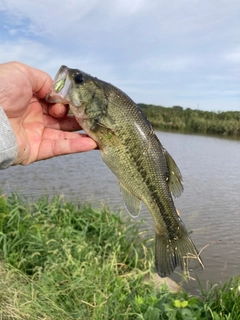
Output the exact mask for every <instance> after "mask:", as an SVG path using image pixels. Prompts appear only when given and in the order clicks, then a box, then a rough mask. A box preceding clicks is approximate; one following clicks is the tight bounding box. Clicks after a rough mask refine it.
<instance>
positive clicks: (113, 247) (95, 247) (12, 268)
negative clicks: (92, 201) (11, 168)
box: [0, 195, 240, 320]
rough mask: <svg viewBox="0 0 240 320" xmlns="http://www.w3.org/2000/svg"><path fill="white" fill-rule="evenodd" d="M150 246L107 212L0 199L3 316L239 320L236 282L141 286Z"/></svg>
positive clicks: (136, 229)
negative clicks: (194, 287) (195, 288)
mask: <svg viewBox="0 0 240 320" xmlns="http://www.w3.org/2000/svg"><path fill="white" fill-rule="evenodd" d="M130 238H131V240H130ZM152 247H153V239H152V238H150V237H148V236H146V235H144V234H143V233H142V232H140V231H139V226H129V224H128V223H123V222H122V220H121V218H120V215H119V214H117V213H116V214H112V213H110V212H109V211H108V210H107V209H102V210H99V211H98V210H93V209H92V208H91V207H89V206H81V205H79V206H73V205H72V204H71V203H69V202H67V201H66V200H65V199H63V198H60V197H56V198H54V199H53V200H51V201H47V199H40V200H38V201H36V202H34V203H27V202H26V201H23V200H21V199H19V197H18V196H16V195H13V196H11V197H8V198H7V197H5V196H1V197H0V273H1V274H0V279H1V280H0V319H25V320H28V319H34V320H37V319H46V320H48V319H58V320H61V319H70V320H71V319H109V320H113V319H139V320H140V319H146V320H148V319H149V320H155V319H156V320H157V319H172V320H173V319H184V320H185V319H186V320H187V319H189V320H190V319H216V320H218V319H239V317H240V296H239V285H240V282H239V280H237V279H232V280H231V281H230V282H229V283H227V284H225V286H223V287H222V288H219V287H217V286H216V287H212V288H211V289H209V291H206V290H202V291H201V293H200V295H199V296H198V297H197V296H191V295H189V294H187V293H186V292H184V291H183V292H181V293H176V294H171V293H170V292H169V291H168V290H167V288H166V287H164V286H163V287H161V288H158V289H157V290H156V289H155V288H154V287H153V285H151V284H146V283H144V282H143V277H144V276H145V274H146V273H148V272H149V270H152V264H153V253H152V250H151V248H152Z"/></svg>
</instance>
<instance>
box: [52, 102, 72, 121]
mask: <svg viewBox="0 0 240 320" xmlns="http://www.w3.org/2000/svg"><path fill="white" fill-rule="evenodd" d="M68 111H69V106H68V105H65V104H62V103H56V104H50V105H49V106H48V113H49V115H50V116H53V117H55V118H64V117H66V115H67V114H68Z"/></svg>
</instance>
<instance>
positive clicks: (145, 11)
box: [0, 0, 240, 112]
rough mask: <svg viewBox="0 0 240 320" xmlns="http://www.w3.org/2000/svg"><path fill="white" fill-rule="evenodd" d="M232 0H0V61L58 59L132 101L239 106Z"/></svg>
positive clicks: (239, 43) (236, 6) (52, 66)
mask: <svg viewBox="0 0 240 320" xmlns="http://www.w3.org/2000/svg"><path fill="white" fill-rule="evenodd" d="M239 17H240V1H239V0H67V1H65V0H61V1H59V0H48V1H46V0H41V1H33V0H21V1H19V0H0V21H1V23H0V39H1V45H0V63H4V62H8V61H12V60H15V61H21V62H23V63H26V64H28V65H30V66H33V67H36V68H39V69H42V70H44V71H46V72H48V73H49V74H50V75H51V76H52V77H54V76H55V74H56V73H57V71H58V69H59V67H60V66H61V65H63V64H64V65H67V66H68V67H71V68H77V69H80V70H82V71H84V72H86V73H89V74H91V75H92V76H96V77H98V78H99V79H101V80H104V81H107V82H110V83H112V84H114V85H115V86H117V87H119V88H120V89H121V90H123V91H124V92H125V93H126V94H128V95H129V96H130V97H131V98H132V99H133V100H134V101H135V102H136V103H146V104H155V105H162V106H165V107H171V106H174V105H178V106H182V107H183V108H191V109H201V110H207V111H216V112H218V111H228V110H231V111H232V110H239V111H240V18H239Z"/></svg>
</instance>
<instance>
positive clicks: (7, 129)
mask: <svg viewBox="0 0 240 320" xmlns="http://www.w3.org/2000/svg"><path fill="white" fill-rule="evenodd" d="M17 154H18V145H17V139H16V136H15V134H14V131H13V128H12V126H11V124H10V122H9V120H8V117H7V115H6V114H5V112H4V111H3V109H2V108H1V106H0V170H1V169H6V168H8V167H10V166H11V165H12V164H13V162H14V160H15V159H16V157H17Z"/></svg>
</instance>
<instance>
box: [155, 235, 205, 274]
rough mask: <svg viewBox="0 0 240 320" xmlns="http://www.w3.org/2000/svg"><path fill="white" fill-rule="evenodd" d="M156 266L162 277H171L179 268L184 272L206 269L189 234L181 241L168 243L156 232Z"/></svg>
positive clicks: (176, 240) (169, 241) (175, 240)
mask: <svg viewBox="0 0 240 320" xmlns="http://www.w3.org/2000/svg"><path fill="white" fill-rule="evenodd" d="M155 266H156V271H157V273H158V274H159V276H160V277H167V276H169V275H170V274H171V273H172V272H173V271H174V270H175V268H176V267H177V266H179V267H181V269H182V270H184V271H200V270H202V269H203V268H204V265H203V262H202V260H201V258H200V255H199V253H198V251H197V249H196V247H195V245H194V244H193V242H192V240H191V239H190V237H189V236H188V234H187V233H185V234H184V235H183V236H182V237H181V238H180V239H174V240H167V241H166V240H163V238H162V237H161V236H160V235H159V234H158V233H157V232H156V236H155Z"/></svg>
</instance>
